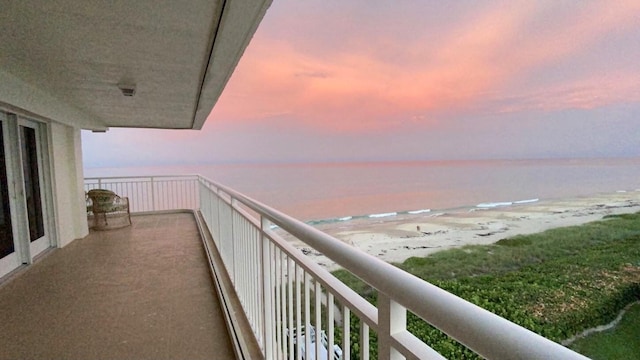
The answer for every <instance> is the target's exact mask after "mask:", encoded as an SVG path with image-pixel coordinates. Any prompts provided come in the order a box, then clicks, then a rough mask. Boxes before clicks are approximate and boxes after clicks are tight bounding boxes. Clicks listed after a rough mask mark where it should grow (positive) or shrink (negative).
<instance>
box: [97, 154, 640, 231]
mask: <svg viewBox="0 0 640 360" xmlns="http://www.w3.org/2000/svg"><path fill="white" fill-rule="evenodd" d="M178 174H201V175H204V176H206V177H208V178H210V179H211V180H214V181H216V182H218V183H221V184H223V185H226V186H229V187H231V188H234V189H236V190H238V191H240V192H242V193H244V194H246V195H248V196H250V197H252V198H254V199H256V200H258V201H261V202H263V203H265V204H267V205H269V206H271V207H273V208H276V209H278V210H280V211H283V212H285V213H287V214H289V215H292V216H294V217H296V218H298V219H301V220H304V221H307V222H310V223H320V222H325V221H340V220H348V219H352V218H366V217H371V218H377V217H387V216H394V215H397V214H402V213H409V212H411V213H419V212H429V211H433V212H439V211H447V210H452V209H460V208H465V207H468V208H476V207H494V206H504V205H510V204H513V203H526V202H535V201H539V200H551V199H559V198H569V197H580V196H589V195H594V194H598V193H606V192H616V191H638V190H639V189H640V158H625V159H545V160H482V161H477V160H469V161H462V160H458V161H424V162H384V163H330V164H225V165H188V166H187V165H185V166H155V167H136V168H93V169H91V168H86V169H85V176H86V177H96V176H134V175H178Z"/></svg>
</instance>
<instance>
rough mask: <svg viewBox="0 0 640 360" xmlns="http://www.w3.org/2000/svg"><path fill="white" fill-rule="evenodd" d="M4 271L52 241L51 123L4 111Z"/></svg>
mask: <svg viewBox="0 0 640 360" xmlns="http://www.w3.org/2000/svg"><path fill="white" fill-rule="evenodd" d="M0 125H1V126H0V277H2V276H4V275H6V274H7V273H9V272H11V271H13V270H15V269H16V268H18V267H19V266H20V265H22V264H29V263H31V262H32V261H33V258H34V257H35V256H37V255H38V254H40V253H42V252H43V251H44V250H45V249H47V248H49V247H51V246H52V241H51V238H52V237H51V236H50V232H51V228H50V227H51V225H50V224H49V215H50V210H49V209H50V208H51V204H50V200H51V194H50V191H47V189H51V186H50V185H49V182H50V179H49V177H48V176H47V171H48V169H49V165H48V164H49V162H48V156H47V153H46V151H47V137H46V134H47V133H46V131H47V126H46V124H44V123H41V122H37V121H33V120H29V119H25V118H21V117H20V116H18V115H16V114H12V113H7V112H3V111H0Z"/></svg>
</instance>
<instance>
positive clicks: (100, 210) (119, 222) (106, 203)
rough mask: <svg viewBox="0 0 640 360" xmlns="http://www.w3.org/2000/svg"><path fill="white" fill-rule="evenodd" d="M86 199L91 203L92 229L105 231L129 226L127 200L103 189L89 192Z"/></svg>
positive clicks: (129, 217) (129, 213) (129, 214)
mask: <svg viewBox="0 0 640 360" xmlns="http://www.w3.org/2000/svg"><path fill="white" fill-rule="evenodd" d="M87 197H88V199H89V200H90V202H91V212H92V213H93V226H92V228H93V229H96V230H107V229H116V228H120V227H124V226H129V225H131V212H130V211H129V198H126V197H120V196H118V195H117V194H116V193H114V192H113V191H110V190H104V189H93V190H89V192H88V193H87ZM109 221H111V224H109Z"/></svg>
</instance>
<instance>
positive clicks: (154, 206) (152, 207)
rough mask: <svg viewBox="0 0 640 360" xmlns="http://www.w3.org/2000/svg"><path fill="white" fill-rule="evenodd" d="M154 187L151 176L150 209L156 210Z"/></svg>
mask: <svg viewBox="0 0 640 360" xmlns="http://www.w3.org/2000/svg"><path fill="white" fill-rule="evenodd" d="M155 195H156V188H155V186H154V184H153V176H152V177H151V211H156V196H155Z"/></svg>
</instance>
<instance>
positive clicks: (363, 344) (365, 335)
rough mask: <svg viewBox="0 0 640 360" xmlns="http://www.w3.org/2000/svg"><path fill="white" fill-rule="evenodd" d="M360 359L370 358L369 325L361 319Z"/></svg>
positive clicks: (366, 359)
mask: <svg viewBox="0 0 640 360" xmlns="http://www.w3.org/2000/svg"><path fill="white" fill-rule="evenodd" d="M360 359H361V360H369V325H367V324H366V323H365V322H364V321H362V320H360Z"/></svg>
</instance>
